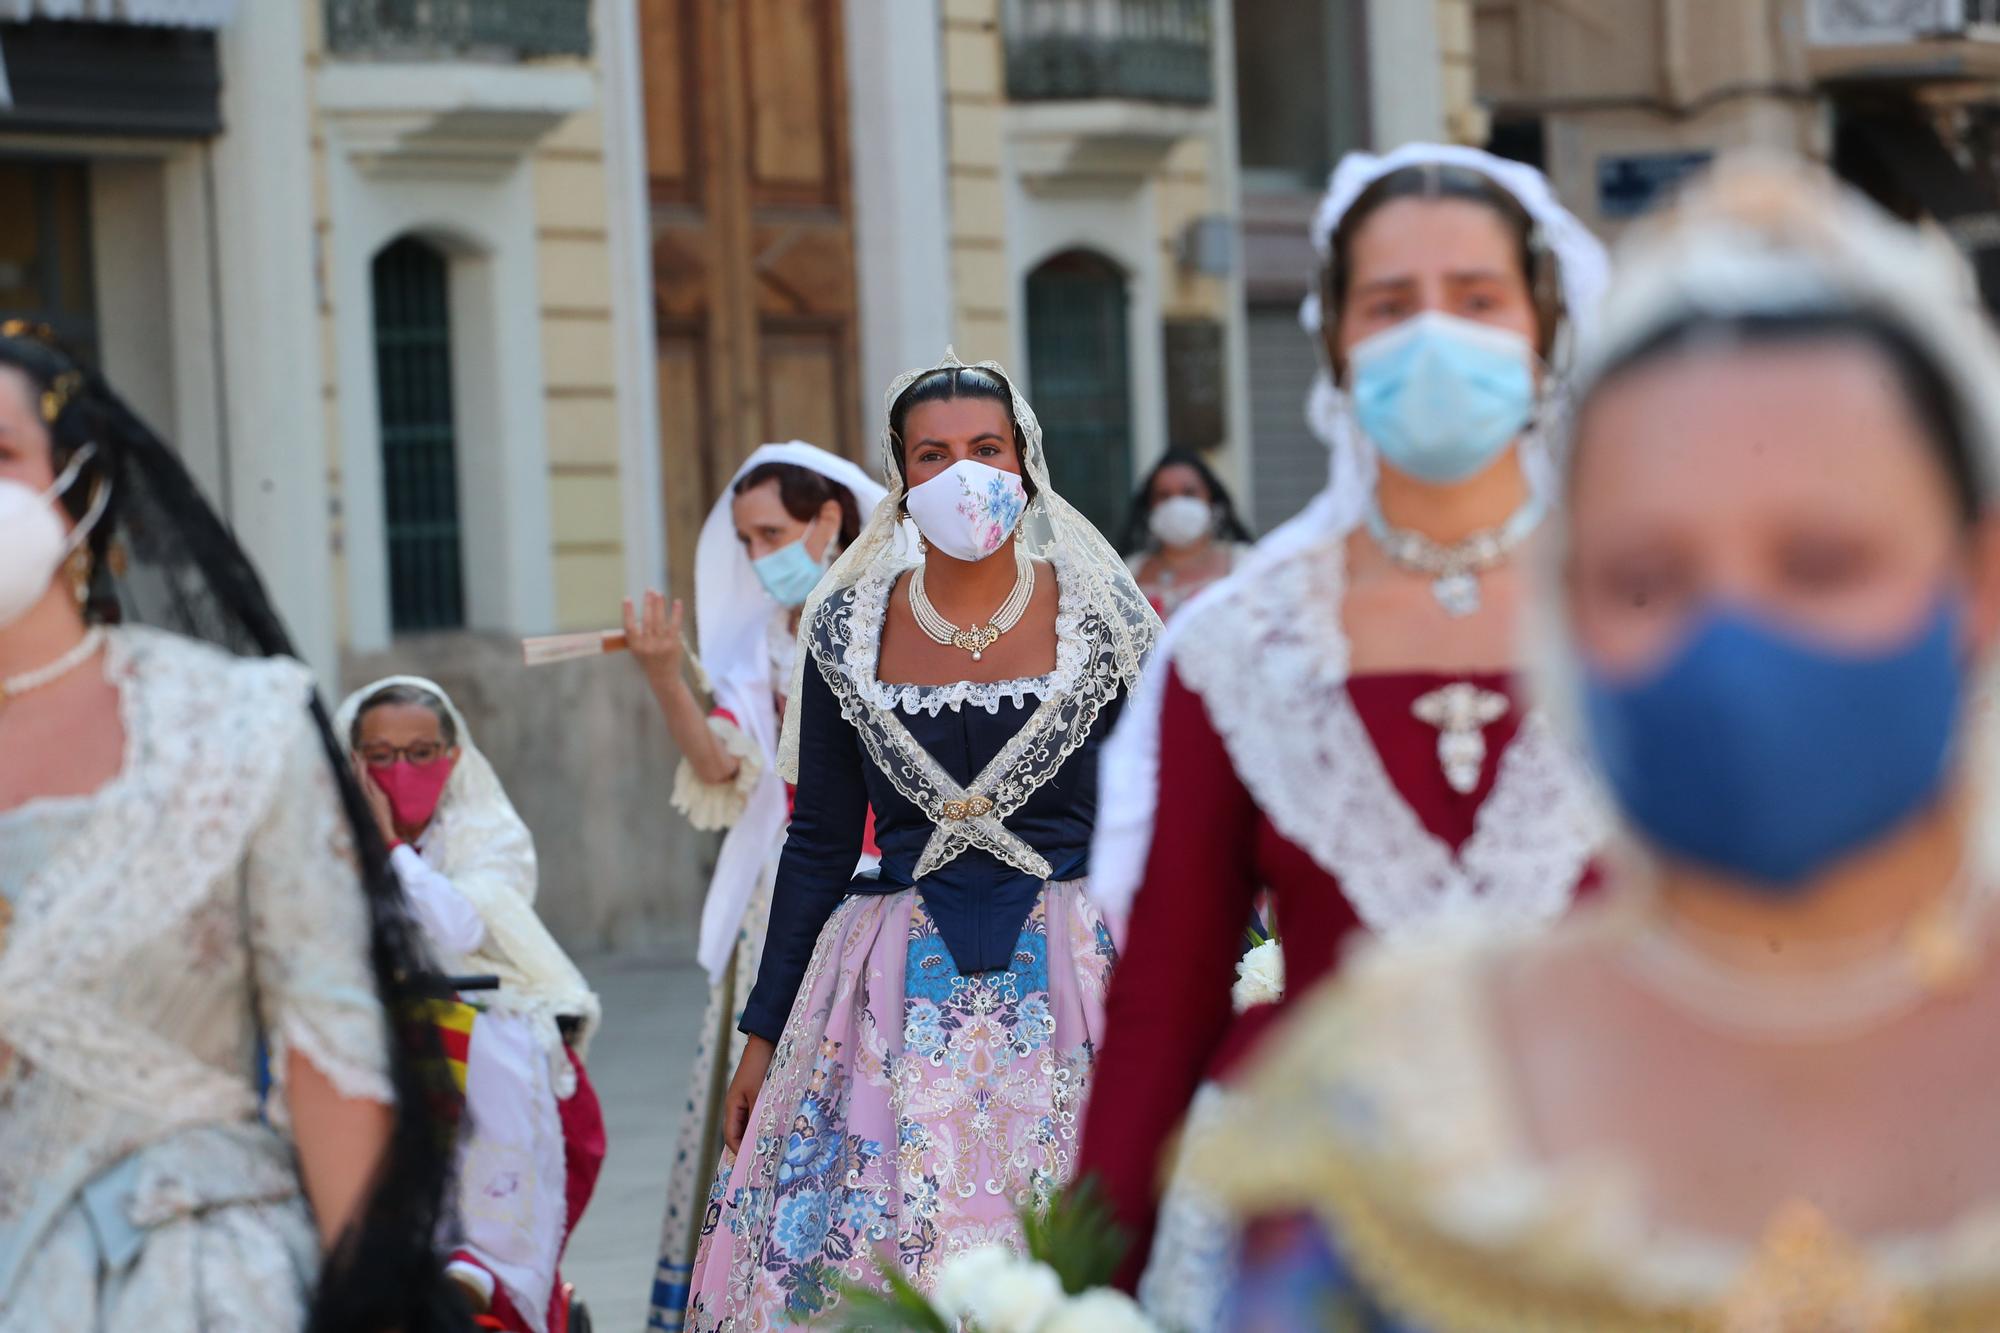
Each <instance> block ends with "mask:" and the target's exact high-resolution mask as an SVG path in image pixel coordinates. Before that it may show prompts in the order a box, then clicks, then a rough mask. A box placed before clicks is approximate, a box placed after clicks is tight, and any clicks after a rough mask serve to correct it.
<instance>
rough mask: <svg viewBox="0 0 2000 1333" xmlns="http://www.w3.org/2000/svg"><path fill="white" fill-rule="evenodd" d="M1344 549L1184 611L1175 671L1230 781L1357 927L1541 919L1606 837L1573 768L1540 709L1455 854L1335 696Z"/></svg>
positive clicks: (1560, 904) (1558, 906)
mask: <svg viewBox="0 0 2000 1333" xmlns="http://www.w3.org/2000/svg"><path fill="white" fill-rule="evenodd" d="M1344 554H1345V552H1344V548H1343V546H1342V545H1341V543H1340V542H1339V541H1338V540H1336V541H1334V542H1331V543H1322V544H1321V545H1319V546H1317V547H1314V548H1312V549H1310V550H1307V551H1304V552H1301V553H1300V554H1298V555H1295V556H1293V557H1291V558H1289V559H1287V560H1284V561H1281V562H1279V563H1277V564H1275V565H1273V566H1272V567H1270V568H1269V569H1267V570H1266V571H1264V572H1263V574H1262V575H1261V576H1260V577H1258V578H1257V579H1254V580H1252V581H1249V582H1246V583H1245V584H1243V585H1242V586H1241V588H1240V589H1238V590H1237V591H1236V592H1235V594H1234V595H1233V596H1229V597H1225V598H1223V599H1222V600H1220V601H1216V602H1213V603H1210V604H1209V605H1207V606H1206V607H1204V608H1202V609H1200V610H1197V611H1191V612H1190V613H1189V614H1191V615H1194V616H1197V617H1198V618H1199V619H1198V623H1194V624H1190V625H1189V626H1188V629H1189V630H1190V631H1191V632H1190V633H1186V634H1183V635H1179V636H1177V637H1178V644H1177V647H1176V649H1175V653H1174V668H1175V670H1176V671H1177V672H1178V673H1179V674H1180V678H1181V680H1182V681H1183V682H1184V683H1186V685H1187V686H1188V688H1189V689H1191V690H1193V691H1194V692H1195V693H1197V694H1199V695H1200V696H1201V698H1202V701H1203V703H1205V704H1206V705H1207V708H1208V714H1209V717H1210V719H1211V721H1212V722H1213V723H1214V725H1215V729H1216V731H1217V733H1218V734H1219V735H1220V736H1221V738H1222V741H1223V744H1224V746H1225V748H1226V749H1227V750H1228V752H1229V757H1230V761H1231V762H1232V763H1233V764H1234V765H1235V767H1236V772H1237V774H1238V776H1239V777H1241V778H1242V780H1243V783H1244V785H1245V786H1246V787H1247V788H1249V791H1250V794H1251V796H1252V797H1253V798H1254V799H1255V800H1256V802H1257V805H1258V807H1259V808H1260V809H1262V810H1263V811H1264V813H1265V814H1266V815H1268V816H1269V817H1270V819H1271V822H1272V824H1274V825H1275V826H1276V827H1277V829H1278V831H1279V832H1281V833H1282V834H1284V836H1285V837H1286V838H1288V839H1290V840H1291V841H1292V842H1294V843H1296V844H1297V845H1298V846H1299V847H1301V848H1302V849H1304V850H1305V852H1306V853H1307V854H1308V855H1310V856H1311V857H1312V858H1313V860H1314V861H1315V862H1317V863H1318V864H1319V866H1320V867H1321V868H1322V869H1324V870H1325V871H1326V872H1327V873H1328V874H1329V875H1332V876H1333V877H1334V878H1336V879H1338V880H1339V881H1340V887H1341V891H1342V892H1343V893H1345V894H1346V895H1347V898H1348V900H1349V901H1350V902H1351V903H1352V904H1353V905H1354V909H1355V911H1356V912H1357V913H1358V914H1359V915H1360V917H1361V919H1362V921H1363V922H1364V923H1365V924H1366V925H1367V926H1368V927H1369V929H1370V930H1372V931H1374V932H1375V933H1377V934H1380V935H1385V936H1402V935H1409V934H1412V933H1417V932H1428V931H1432V930H1434V929H1436V928H1437V927H1439V926H1442V925H1451V926H1454V927H1459V926H1463V927H1468V928H1471V929H1475V930H1485V929H1494V928H1503V929H1505V928H1519V927H1530V926H1536V925H1541V924H1544V923H1546V922H1548V921H1551V920H1554V919H1555V918H1556V917H1557V916H1559V915H1561V914H1562V912H1563V910H1564V909H1565V908H1567V907H1568V905H1569V902H1570V899H1571V897H1572V895H1573V894H1574V892H1575V889H1576V884H1577V881H1578V879H1579V878H1580V877H1581V876H1582V874H1583V870H1584V866H1585V864H1586V862H1588V860H1589V859H1590V856H1591V854H1592V853H1593V852H1594V851H1595V849H1596V848H1597V847H1598V845H1599V844H1600V843H1601V842H1602V840H1603V838H1604V836H1605V833H1606V832H1607V830H1608V828H1609V823H1608V820H1607V818H1606V816H1605V813H1604V809H1603V807H1602V805H1601V803H1600V802H1599V801H1598V800H1597V799H1596V795H1595V793H1594V791H1593V790H1592V788H1591V786H1590V783H1589V779H1588V777H1587V775H1586V770H1585V768H1584V767H1583V765H1582V764H1581V763H1580V762H1578V761H1577V760H1576V759H1575V758H1574V757H1573V756H1571V755H1570V754H1569V752H1568V751H1567V750H1566V749H1565V748H1564V747H1563V745H1562V743H1561V741H1560V740H1559V738H1558V737H1557V735H1556V732H1555V729H1554V728H1553V727H1552V726H1551V725H1550V724H1549V722H1548V720H1547V718H1545V717H1544V716H1543V715H1542V714H1541V713H1540V712H1539V711H1537V712H1534V713H1531V714H1530V715H1529V716H1528V717H1527V719H1526V720H1525V721H1523V723H1522V724H1521V727H1520V730H1519V731H1518V732H1517V734H1516V735H1515V738H1514V741H1513V743H1512V744H1511V745H1509V746H1508V747H1507V750H1506V753H1505V754H1504V755H1503V756H1502V757H1501V760H1500V771H1499V776H1498V778H1497V779H1496V781H1495V784H1494V788H1493V791H1492V794H1491V795H1490V796H1488V797H1487V799H1486V801H1485V803H1484V804H1483V805H1482V806H1481V807H1480V809H1479V813H1478V816H1477V819H1476V821H1475V826H1474V831H1473V835H1472V837H1471V839H1470V840H1468V841H1467V842H1466V844H1465V846H1464V847H1463V848H1462V849H1460V851H1459V852H1457V853H1456V854H1455V853H1454V852H1453V850H1452V848H1451V846H1450V845H1449V844H1448V843H1446V842H1445V841H1443V840H1442V839H1440V838H1438V837H1437V836H1436V835H1435V834H1433V833H1431V832H1430V830H1429V829H1427V828H1425V827H1424V825H1423V822H1422V820H1420V819H1419V818H1418V817H1417V815H1416V813H1415V812H1414V811H1412V810H1411V809H1410V807H1409V804H1408V803H1407V802H1406V801H1404V800H1403V798H1402V795H1401V794H1400V793H1399V792H1398V791H1397V790H1396V787H1395V783H1394V782H1392V781H1391V780H1390V778H1389V775H1388V773H1387V771H1386V770H1385V769H1384V768H1383V767H1382V761H1381V757H1380V756H1379V755H1378V754H1377V753H1376V751H1375V745H1374V742H1373V741H1372V740H1371V739H1370V737H1369V735H1368V731H1367V728H1366V727H1365V726H1364V725H1363V723H1362V721H1361V718H1360V716H1359V715H1358V714H1357V713H1356V712H1355V710H1354V704H1353V701H1352V700H1351V699H1350V698H1349V696H1348V693H1347V663H1348V655H1347V640H1346V635H1345V633H1344V631H1343V630H1342V627H1341V624H1340V608H1341V601H1342V592H1343V589H1344V583H1345V580H1344V576H1343V570H1342V560H1343V557H1344Z"/></svg>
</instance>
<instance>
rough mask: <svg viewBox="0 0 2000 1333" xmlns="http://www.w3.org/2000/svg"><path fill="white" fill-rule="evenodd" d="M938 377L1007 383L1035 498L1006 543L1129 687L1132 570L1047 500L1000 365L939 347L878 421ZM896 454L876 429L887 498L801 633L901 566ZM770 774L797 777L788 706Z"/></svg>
mask: <svg viewBox="0 0 2000 1333" xmlns="http://www.w3.org/2000/svg"><path fill="white" fill-rule="evenodd" d="M944 370H980V371H984V372H986V373H987V374H988V375H991V376H993V377H994V378H995V379H997V380H999V381H1000V382H1001V383H1002V384H1004V385H1006V386H1007V394H1008V397H1009V398H1010V399H1012V401H1013V407H1014V426H1015V428H1016V430H1017V431H1018V432H1019V434H1020V439H1021V468H1022V471H1023V472H1024V473H1025V474H1026V475H1027V477H1028V479H1029V480H1030V481H1032V482H1033V483H1034V488H1035V498H1034V499H1033V500H1030V501H1029V502H1028V508H1027V511H1026V513H1024V514H1023V515H1022V517H1021V523H1020V527H1019V528H1018V529H1017V530H1016V534H1015V540H1016V541H1018V542H1020V543H1022V545H1023V547H1024V549H1025V550H1026V551H1027V553H1028V554H1029V555H1031V556H1035V557H1038V558H1041V559H1046V560H1049V561H1051V562H1053V563H1055V564H1056V565H1057V566H1058V568H1059V571H1060V575H1059V576H1060V577H1061V579H1062V580H1063V585H1064V588H1063V590H1064V593H1065V594H1066V595H1067V596H1072V597H1075V598H1077V599H1078V602H1079V604H1080V605H1084V606H1087V607H1089V608H1090V609H1092V610H1094V611H1095V612H1097V614H1098V615H1099V616H1100V617H1101V618H1102V620H1103V623H1104V627H1105V632H1106V633H1108V634H1109V635H1110V636H1111V649H1112V656H1113V658H1114V659H1115V661H1116V666H1117V671H1118V675H1119V679H1120V680H1121V682H1122V683H1123V684H1124V686H1125V687H1126V688H1127V689H1128V690H1129V689H1130V688H1131V687H1132V686H1133V685H1134V684H1135V683H1136V682H1137V681H1138V679H1139V673H1140V671H1141V669H1142V668H1143V667H1144V665H1145V661H1146V656H1147V654H1148V653H1149V652H1150V651H1151V650H1152V647H1153V643H1154V641H1155V640H1156V639H1157V638H1158V637H1159V633H1160V618H1159V616H1158V615H1157V614H1156V613H1155V612H1154V611H1153V607H1152V604H1151V603H1150V602H1148V601H1147V600H1146V595H1145V594H1144V593H1142V592H1140V591H1139V585H1138V584H1137V583H1136V582H1134V581H1133V578H1132V571H1131V570H1130V569H1129V568H1127V567H1126V564H1125V561H1124V558H1123V557H1121V556H1120V555H1119V554H1118V552H1117V551H1116V550H1115V549H1114V548H1113V547H1112V545H1111V543H1110V542H1108V541H1106V540H1105V539H1104V537H1103V536H1102V534H1100V533H1099V532H1098V531H1097V529H1096V528H1094V527H1092V526H1091V523H1090V520H1089V519H1087V518H1085V517H1084V516H1083V515H1082V514H1080V513H1078V512H1077V511H1076V508H1075V507H1074V506H1073V505H1071V504H1070V503H1069V501H1067V500H1065V499H1063V498H1062V496H1060V495H1058V494H1056V490H1055V487H1054V486H1052V485H1050V483H1049V465H1048V458H1047V457H1046V455H1045V454H1044V453H1043V449H1042V423H1041V422H1040V421H1038V420H1036V418H1035V410H1034V409H1033V408H1032V407H1030V406H1028V400H1027V399H1026V398H1024V397H1023V396H1022V395H1021V391H1020V390H1019V389H1017V388H1015V387H1014V381H1013V379H1012V378H1011V377H1010V376H1009V375H1008V374H1007V372H1006V370H1005V369H1003V368H1002V367H1001V365H1000V363H999V362H997V361H978V362H974V363H973V364H971V365H969V366H968V365H967V364H966V363H965V362H963V361H961V360H959V359H958V354H957V353H956V352H954V351H953V350H952V349H951V348H949V347H947V348H945V353H944V359H943V360H942V361H939V362H938V363H937V364H936V365H934V366H924V367H922V368H921V369H917V370H910V371H905V372H904V373H903V374H901V375H898V376H897V377H896V378H895V380H894V382H892V383H891V384H890V385H889V392H888V394H887V395H886V398H885V405H886V408H887V412H886V413H885V415H888V416H891V417H893V415H894V409H895V406H896V400H897V399H898V398H901V397H902V396H903V392H904V391H905V390H906V389H908V388H909V387H910V386H911V385H912V384H915V383H916V382H917V381H918V380H921V379H923V378H925V377H926V376H928V375H933V374H936V373H937V372H939V371H944ZM900 451H901V445H900V444H899V442H898V441H897V439H896V436H895V432H894V431H893V430H892V429H891V428H890V427H889V426H888V425H884V426H883V428H882V475H883V476H884V477H887V478H888V479H889V481H890V486H889V493H888V496H887V497H886V498H885V499H884V500H883V501H882V503H881V504H880V505H878V506H876V509H875V516H874V517H873V518H872V519H870V520H869V522H868V525H867V526H866V527H865V528H863V529H862V530H861V536H860V538H859V539H857V540H856V541H855V543H854V545H853V546H851V547H849V548H848V549H847V551H846V553H845V554H843V555H842V556H841V557H840V560H839V561H838V562H837V563H836V564H835V565H834V567H833V569H832V570H831V571H829V572H828V574H827V576H826V577H825V578H824V579H822V580H820V585H819V587H818V588H816V589H814V590H813V595H812V597H811V599H810V600H808V601H807V602H806V606H805V611H804V613H803V614H802V615H801V616H800V617H799V631H800V633H801V634H802V635H804V634H809V633H811V630H812V624H813V620H814V617H815V616H816V615H817V614H818V612H819V609H820V607H821V606H822V605H824V604H825V602H826V601H827V599H828V598H831V597H835V596H838V595H840V594H841V593H844V592H846V591H847V590H848V589H849V588H852V587H853V586H854V585H855V584H857V583H859V582H861V580H863V579H865V578H867V577H869V576H870V575H873V574H879V573H884V572H889V571H893V570H898V569H901V568H903V567H904V566H906V565H908V564H909V563H910V554H909V552H908V550H907V548H905V547H904V546H903V544H902V543H901V542H900V541H899V540H898V533H899V531H900V529H901V527H902V516H901V506H902V503H903V497H904V495H905V494H907V493H908V488H907V486H906V485H905V482H904V480H903V468H902V460H901V458H900ZM810 655H811V654H809V653H807V652H805V651H803V650H801V651H800V653H799V655H798V662H797V663H796V664H795V665H794V667H793V676H792V696H793V697H794V698H796V697H797V696H798V688H799V684H800V682H801V681H802V680H803V679H804V673H805V664H806V659H807V658H808V657H809V656H810ZM778 771H779V772H780V773H782V774H783V775H784V776H785V778H786V779H787V780H788V781H792V782H796V781H797V780H798V771H799V711H798V710H797V709H796V708H794V709H789V710H787V712H786V714H785V734H784V740H783V742H782V743H781V744H780V746H779V749H778Z"/></svg>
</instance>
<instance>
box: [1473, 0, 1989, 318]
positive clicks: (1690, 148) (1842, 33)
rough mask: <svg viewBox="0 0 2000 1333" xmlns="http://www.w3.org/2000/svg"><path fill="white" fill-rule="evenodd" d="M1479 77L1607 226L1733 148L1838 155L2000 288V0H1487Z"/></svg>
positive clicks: (1583, 205) (1530, 145)
mask: <svg viewBox="0 0 2000 1333" xmlns="http://www.w3.org/2000/svg"><path fill="white" fill-rule="evenodd" d="M1475 48H1476V52H1477V90H1478V97H1479V100H1480V102H1481V103H1482V104H1483V105H1484V106H1485V107H1486V108H1487V109H1488V110H1489V111H1490V114H1491V116H1492V119H1493V123H1494V126H1495V132H1496V134H1499V135H1502V136H1504V137H1507V138H1508V139H1510V140H1511V141H1512V142H1514V143H1516V144H1518V145H1520V146H1521V147H1523V148H1524V149H1527V150H1530V152H1531V153H1532V155H1533V156H1535V157H1537V158H1538V159H1539V160H1540V161H1541V162H1542V163H1543V164H1544V165H1545V166H1546V167H1547V169H1548V171H1549V174H1550V176H1551V178H1552V179H1553V180H1554V182H1555V184H1556V188H1557V190H1558V191H1559V192H1560V193H1561V194H1562V196H1563V198H1564V200H1565V201H1566V202H1567V203H1568V204H1569V205H1570V207H1572V208H1573V209H1575V210H1576V212H1577V213H1578V214H1579V215H1581V216H1582V217H1583V218H1584V219H1585V220H1586V221H1588V222H1590V223H1591V224H1592V225H1593V226H1595V227H1597V228H1598V229H1599V230H1600V231H1602V232H1603V233H1604V234H1606V235H1607V236H1615V234H1616V233H1617V232H1618V231H1619V230H1621V229H1622V228H1623V227H1624V226H1625V225H1626V224H1627V223H1629V222H1630V221H1631V219H1633V218H1635V217H1637V216H1639V215H1641V214H1643V213H1644V212H1645V211H1646V210H1647V209H1649V208H1651V207H1654V206H1655V205H1657V204H1658V202H1659V201H1660V200H1661V199H1663V198H1665V197H1666V196H1667V195H1668V194H1669V193H1670V192H1671V191H1672V189H1673V188H1674V187H1675V185H1676V184H1677V183H1678V182H1680V181H1681V180H1683V179H1685V178H1686V177H1687V176H1688V175H1689V174H1691V173H1693V172H1695V171H1698V170H1699V169H1700V168H1701V167H1702V166H1704V165H1705V164H1707V163H1708V162H1709V161H1711V160H1713V158H1714V157H1715V155H1716V154H1717V153H1719V152H1723V151H1725V150H1728V149H1731V148H1740V147H1748V146H1763V147H1770V148H1775V149H1779V150H1783V151H1787V152H1797V153H1803V154H1806V155H1807V156H1810V157H1814V158H1818V159H1821V160H1824V161H1826V162H1827V163H1829V165H1831V166H1832V167H1833V169H1834V170H1835V171H1837V172H1838V173H1839V174H1841V175H1843V176H1845V177H1846V178H1847V179H1848V180H1850V181H1851V182H1853V183H1854V184H1856V185H1857V186H1859V187H1860V188H1861V189H1863V190H1864V191H1866V192H1867V193H1869V194H1871V195H1872V196H1874V197H1875V198H1876V199H1877V200H1878V201H1879V202H1881V203H1883V204H1885V205H1886V206H1888V207H1889V208H1890V209H1891V210H1892V211H1894V212H1896V213H1898V214H1899V215H1901V216H1903V217H1905V218H1908V219H1911V220H1918V219H1926V220H1929V221H1932V222H1935V223H1937V224H1938V225H1940V226H1941V227H1943V228H1944V229H1945V230H1946V231H1947V232H1949V233H1950V234H1951V235H1952V237H1953V238H1954V239H1955V240H1956V241H1958V242H1959V244H1960V245H1961V246H1963V247H1964V248H1965V249H1966V251H1967V252H1968V254H1969V255H1970V257H1971V258H1972V260H1973V261H1974V264H1975V266H1976V267H1977V269H1978V270H1979V273H1980V280H1981V285H1982V288H1983V290H1984V292H1985V295H1986V299H1987V301H1988V304H1990V305H1994V304H2000V251H1996V250H1995V249H1994V247H1995V245H1996V243H2000V170H1996V165H1997V164H1996V157H1995V151H1994V150H1995V146H1996V143H2000V136H1996V128H2000V4H1996V3H1993V0H1741V2H1739V0H1601V2H1594V3H1592V4H1589V5H1578V4H1566V3H1554V2H1553V0H1477V15H1476V39H1475Z"/></svg>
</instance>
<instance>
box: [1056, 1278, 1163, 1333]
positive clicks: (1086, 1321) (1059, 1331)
mask: <svg viewBox="0 0 2000 1333" xmlns="http://www.w3.org/2000/svg"><path fill="white" fill-rule="evenodd" d="M1041 1333H1157V1330H1156V1329H1155V1327H1154V1325H1153V1321H1152V1320H1150V1319H1148V1318H1146V1315H1145V1312H1144V1311H1142V1310H1140V1308H1139V1307H1138V1305H1137V1304H1136V1303H1135V1302H1134V1301H1133V1300H1132V1298H1131V1297H1130V1296H1127V1295H1126V1294H1125V1293H1124V1292H1122V1291H1115V1290H1113V1289H1112V1288H1109V1287H1096V1288H1093V1289H1092V1290H1090V1291H1086V1292H1084V1293H1083V1295H1081V1296H1078V1297H1076V1298H1075V1299H1074V1300H1071V1301H1069V1302H1067V1303H1066V1304H1065V1305H1064V1306H1063V1307H1062V1308H1061V1309H1060V1310H1057V1311H1056V1313H1055V1317H1054V1318H1052V1319H1050V1320H1049V1322H1048V1323H1046V1324H1043V1325H1042V1329H1041Z"/></svg>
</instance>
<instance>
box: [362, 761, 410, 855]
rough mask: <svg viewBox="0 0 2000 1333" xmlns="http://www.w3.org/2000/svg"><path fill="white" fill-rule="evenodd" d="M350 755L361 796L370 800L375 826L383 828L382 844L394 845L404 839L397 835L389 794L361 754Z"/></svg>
mask: <svg viewBox="0 0 2000 1333" xmlns="http://www.w3.org/2000/svg"><path fill="white" fill-rule="evenodd" d="M350 757H351V758H352V759H353V760H354V780H355V782H356V783H358V784H360V787H361V798H362V799H363V800H365V801H367V802H368V813H369V814H371V815H374V816H375V827H376V828H378V829H380V830H382V845H383V846H385V847H394V846H395V845H396V844H397V843H398V842H400V841H402V839H401V838H399V837H398V836H397V835H396V812H395V810H394V809H393V808H392V807H391V806H390V805H389V794H388V793H387V792H385V791H383V790H382V787H381V785H380V784H379V783H377V782H376V781H375V775H374V774H373V773H370V772H369V771H368V765H367V764H365V763H363V762H362V761H361V756H360V755H358V754H357V755H352V756H350Z"/></svg>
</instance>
